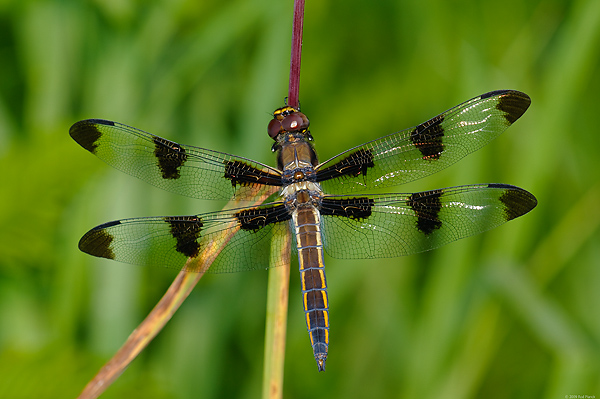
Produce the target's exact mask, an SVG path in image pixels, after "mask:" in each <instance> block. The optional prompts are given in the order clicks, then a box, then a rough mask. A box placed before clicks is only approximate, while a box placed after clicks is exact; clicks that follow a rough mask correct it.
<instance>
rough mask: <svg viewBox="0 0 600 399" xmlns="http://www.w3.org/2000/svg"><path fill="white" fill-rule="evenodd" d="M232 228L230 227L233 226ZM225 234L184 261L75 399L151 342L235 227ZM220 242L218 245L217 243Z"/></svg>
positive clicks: (89, 394)
mask: <svg viewBox="0 0 600 399" xmlns="http://www.w3.org/2000/svg"><path fill="white" fill-rule="evenodd" d="M274 191H275V190H274V189H273V188H271V189H270V190H265V189H264V188H263V189H257V190H256V193H253V194H255V196H256V197H255V200H254V204H253V205H259V204H261V203H263V202H264V201H265V200H266V199H267V198H268V197H269V196H270V195H271V194H272V193H273V192H274ZM236 205H239V201H238V200H234V201H230V202H229V203H228V204H227V205H226V208H230V207H236ZM232 227H233V226H232ZM225 231H226V233H223V234H226V235H227V237H223V239H222V240H221V239H219V240H217V241H213V242H208V243H205V244H206V245H205V248H204V251H203V252H202V253H201V254H200V255H199V256H197V257H195V258H190V259H188V261H187V262H186V264H185V267H184V269H185V270H195V272H186V271H181V272H179V274H178V275H177V277H175V280H173V283H171V285H170V286H169V288H168V290H167V292H166V293H165V295H163V297H162V298H161V299H160V300H159V301H158V303H157V304H156V306H155V307H154V308H153V309H152V310H151V311H150V313H149V314H148V316H146V318H145V319H144V320H143V321H142V322H141V323H140V325H139V326H138V327H137V328H136V329H135V330H134V331H133V332H132V333H131V335H129V337H128V338H127V340H126V341H125V343H124V344H123V346H121V348H119V350H118V351H117V353H115V355H114V356H113V357H112V358H111V359H110V360H109V361H108V362H107V363H106V364H105V365H104V366H102V368H101V369H100V370H99V371H98V373H97V374H96V375H95V376H94V378H93V379H92V380H91V381H90V382H88V384H87V385H86V386H85V388H84V389H83V391H81V393H80V394H79V396H78V399H94V398H97V397H98V396H100V395H101V394H102V393H103V392H104V391H105V390H106V389H107V388H108V387H109V386H110V385H111V384H112V383H113V382H114V381H115V380H116V379H117V378H118V377H119V376H120V375H121V374H122V373H123V371H125V369H126V368H127V366H129V364H130V363H131V362H132V361H133V360H134V359H135V358H136V357H137V356H138V355H139V354H140V353H141V351H142V350H143V349H144V348H145V347H146V346H148V344H149V343H150V341H152V340H153V339H154V337H156V335H158V333H159V332H160V331H161V330H162V329H163V327H164V326H165V325H166V324H167V322H168V321H169V320H170V319H171V317H172V316H173V314H175V312H176V311H177V309H179V306H181V304H182V303H183V301H184V300H185V298H187V296H188V295H189V294H190V292H192V289H193V288H194V287H195V286H196V284H197V283H198V281H200V279H201V278H202V276H203V275H204V273H205V272H206V271H207V270H208V269H209V268H210V266H211V264H212V263H213V262H214V260H215V259H216V258H217V256H218V255H219V253H220V252H221V251H222V250H223V248H224V247H225V245H227V243H228V242H229V240H230V239H231V237H233V235H234V234H235V233H236V232H237V229H229V230H225ZM217 242H218V243H219V244H218V245H217V244H216V243H217Z"/></svg>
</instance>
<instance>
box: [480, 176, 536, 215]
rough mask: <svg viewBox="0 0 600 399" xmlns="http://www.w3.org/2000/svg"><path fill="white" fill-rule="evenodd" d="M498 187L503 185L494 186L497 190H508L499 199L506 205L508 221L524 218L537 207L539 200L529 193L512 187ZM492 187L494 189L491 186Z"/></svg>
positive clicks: (505, 212) (505, 211) (505, 213)
mask: <svg viewBox="0 0 600 399" xmlns="http://www.w3.org/2000/svg"><path fill="white" fill-rule="evenodd" d="M498 186H503V185H494V187H496V188H506V191H505V192H504V193H503V194H502V195H501V196H500V198H499V199H500V202H502V204H503V205H504V215H505V217H506V220H507V221H509V220H513V219H515V218H518V217H519V216H523V215H525V214H526V213H528V212H529V211H531V210H532V209H533V208H535V207H536V206H537V199H536V198H535V197H534V196H533V194H531V193H530V192H529V191H526V190H523V189H522V188H519V187H515V186H510V185H505V186H507V187H498ZM490 187H492V185H491V184H490Z"/></svg>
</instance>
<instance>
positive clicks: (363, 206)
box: [320, 197, 375, 220]
mask: <svg viewBox="0 0 600 399" xmlns="http://www.w3.org/2000/svg"><path fill="white" fill-rule="evenodd" d="M374 205H375V201H374V200H373V199H372V198H369V197H359V198H348V199H335V198H327V197H325V198H323V200H322V201H321V209H320V211H321V215H331V216H343V217H347V218H350V219H353V220H361V219H366V218H368V217H369V216H371V212H372V208H373V206H374Z"/></svg>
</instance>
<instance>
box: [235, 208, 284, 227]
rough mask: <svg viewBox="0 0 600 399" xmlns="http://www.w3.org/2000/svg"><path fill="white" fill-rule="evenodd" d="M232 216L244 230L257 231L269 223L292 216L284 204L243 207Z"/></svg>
mask: <svg viewBox="0 0 600 399" xmlns="http://www.w3.org/2000/svg"><path fill="white" fill-rule="evenodd" d="M234 216H235V217H236V219H237V220H238V222H239V223H240V228H241V229H242V230H246V231H257V230H260V229H262V228H263V227H265V226H267V225H269V224H271V223H279V222H283V221H286V220H290V219H291V218H292V215H290V213H289V212H288V211H287V209H286V208H285V205H275V206H269V207H264V208H250V209H244V210H242V211H239V212H237V213H236V214H235V215H234Z"/></svg>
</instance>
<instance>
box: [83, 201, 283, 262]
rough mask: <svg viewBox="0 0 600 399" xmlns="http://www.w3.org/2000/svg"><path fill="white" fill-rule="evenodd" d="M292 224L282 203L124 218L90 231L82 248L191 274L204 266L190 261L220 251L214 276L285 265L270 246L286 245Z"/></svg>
mask: <svg viewBox="0 0 600 399" xmlns="http://www.w3.org/2000/svg"><path fill="white" fill-rule="evenodd" d="M288 220H289V213H288V212H287V211H286V209H285V207H284V206H283V204H282V203H270V204H265V205H261V206H259V207H255V208H239V209H230V210H227V211H220V212H213V213H206V214H201V215H193V216H167V217H145V218H133V219H124V220H118V221H114V222H109V223H105V224H102V225H100V226H97V227H95V228H93V229H92V230H90V231H88V232H87V233H86V234H85V235H84V236H83V237H82V238H81V240H80V242H79V249H81V250H82V251H83V252H86V253H88V254H90V255H94V256H97V257H102V258H107V259H113V260H116V261H119V262H124V263H131V264H137V265H144V266H146V265H147V266H163V267H169V268H174V269H181V270H188V271H199V269H198V268H199V267H200V266H202V265H196V264H195V263H193V262H190V263H188V259H189V258H199V257H202V256H205V257H206V256H213V257H214V255H215V254H216V253H217V252H218V255H217V256H216V258H215V259H214V262H213V263H212V265H211V266H210V268H209V269H208V273H229V272H238V271H245V270H255V269H266V268H268V267H272V266H280V265H281V263H282V258H281V257H274V258H273V259H271V255H270V254H271V251H270V248H271V245H278V246H280V245H281V244H282V242H283V241H282V240H283V239H284V237H285V234H286V233H287V231H288V229H289V222H288ZM288 248H289V246H288ZM211 251H212V252H211ZM215 251H216V252H215ZM219 251H220V252H219ZM186 263H187V266H186Z"/></svg>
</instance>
